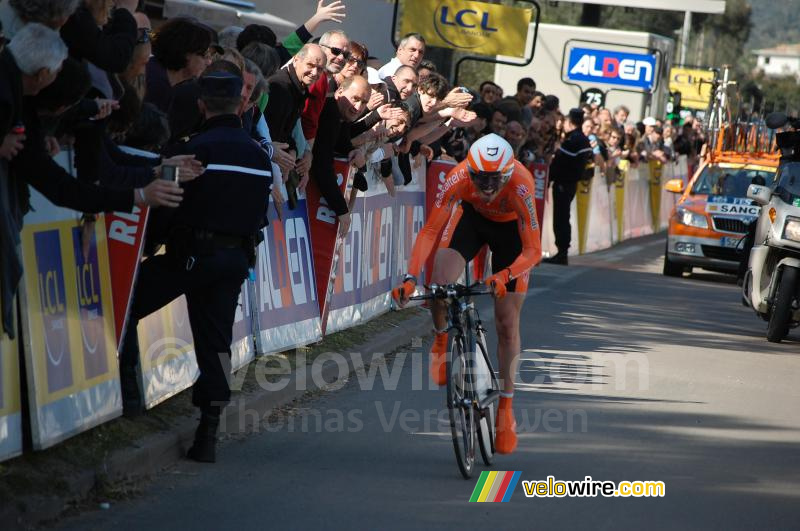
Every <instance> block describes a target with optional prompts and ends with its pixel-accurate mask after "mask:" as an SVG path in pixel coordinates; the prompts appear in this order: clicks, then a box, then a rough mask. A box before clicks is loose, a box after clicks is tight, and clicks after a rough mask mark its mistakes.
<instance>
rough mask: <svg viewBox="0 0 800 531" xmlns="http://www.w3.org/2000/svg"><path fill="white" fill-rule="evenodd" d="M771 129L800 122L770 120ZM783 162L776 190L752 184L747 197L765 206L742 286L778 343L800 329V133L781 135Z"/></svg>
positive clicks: (797, 125) (799, 125)
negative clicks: (790, 332) (794, 329)
mask: <svg viewBox="0 0 800 531" xmlns="http://www.w3.org/2000/svg"><path fill="white" fill-rule="evenodd" d="M766 123H767V127H769V128H770V129H779V128H781V127H783V126H785V125H786V124H790V125H791V126H792V127H793V128H795V129H800V120H797V119H792V118H789V117H788V116H786V115H785V114H783V113H772V114H770V115H769V116H767V119H766ZM776 141H777V144H778V148H779V149H780V151H781V160H780V164H779V166H778V172H777V175H776V176H775V181H774V183H773V186H772V187H767V186H763V185H759V184H751V185H750V186H749V187H748V190H747V197H748V198H750V199H752V200H753V201H755V202H756V203H757V204H759V205H761V214H760V215H759V218H758V221H757V222H756V223H757V224H756V227H755V233H754V241H753V243H754V244H753V248H752V250H751V251H750V258H749V261H748V267H747V272H746V273H745V277H744V281H743V283H742V297H743V302H744V303H746V305H748V306H750V307H751V308H753V310H755V312H756V314H758V315H759V316H760V317H761V318H762V319H764V320H765V321H767V322H768V325H767V340H768V341H771V342H774V343H779V342H780V341H781V340H782V339H784V338H785V337H786V336H787V335H788V333H789V329H790V328H793V327H796V326H798V324H800V131H798V130H795V131H784V132H780V133H778V134H777V135H776Z"/></svg>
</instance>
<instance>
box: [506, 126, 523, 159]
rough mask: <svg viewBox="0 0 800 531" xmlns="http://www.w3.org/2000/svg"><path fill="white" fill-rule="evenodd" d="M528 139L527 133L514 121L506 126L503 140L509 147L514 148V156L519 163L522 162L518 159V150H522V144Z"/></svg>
mask: <svg viewBox="0 0 800 531" xmlns="http://www.w3.org/2000/svg"><path fill="white" fill-rule="evenodd" d="M527 138H528V134H527V131H526V130H525V127H523V126H522V124H521V123H519V122H517V121H516V120H511V121H509V122H508V123H507V124H506V135H505V139H506V140H507V141H508V143H509V144H511V147H513V148H514V156H515V157H516V158H517V160H519V161H520V162H523V163H524V162H525V161H523V160H522V159H521V158H520V157H519V154H520V149H521V148H522V146H523V144H525V141H526V140H527Z"/></svg>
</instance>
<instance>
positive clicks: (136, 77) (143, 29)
mask: <svg viewBox="0 0 800 531" xmlns="http://www.w3.org/2000/svg"><path fill="white" fill-rule="evenodd" d="M134 18H135V19H136V46H135V47H134V48H133V54H132V55H131V61H130V63H128V66H127V67H126V68H125V70H124V71H123V72H122V73H121V74H120V76H119V77H120V79H121V80H122V81H124V82H126V83H127V84H128V85H129V86H130V87H132V88H133V89H134V90H135V91H136V96H137V97H138V98H139V100H144V94H145V90H146V82H145V72H146V70H147V62H148V61H149V60H150V55H151V54H152V51H153V48H152V45H151V44H150V34H151V31H152V30H151V29H150V19H149V18H147V15H145V14H144V13H134Z"/></svg>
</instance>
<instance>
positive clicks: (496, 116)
mask: <svg viewBox="0 0 800 531" xmlns="http://www.w3.org/2000/svg"><path fill="white" fill-rule="evenodd" d="M506 123H508V116H506V114H505V113H503V111H500V110H498V109H494V110H493V111H492V119H491V120H490V121H489V130H488V131H487V132H488V133H494V134H496V135H498V136H503V137H504V136H505V135H506Z"/></svg>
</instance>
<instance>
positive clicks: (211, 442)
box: [186, 408, 220, 463]
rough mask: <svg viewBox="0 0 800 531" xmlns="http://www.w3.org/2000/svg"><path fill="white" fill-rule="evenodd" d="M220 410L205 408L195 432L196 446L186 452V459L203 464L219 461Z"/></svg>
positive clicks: (193, 445)
mask: <svg viewBox="0 0 800 531" xmlns="http://www.w3.org/2000/svg"><path fill="white" fill-rule="evenodd" d="M219 414H220V411H219V408H209V409H206V408H203V409H202V413H201V415H200V424H198V425H197V430H195V432H194V444H192V447H191V448H189V451H188V452H186V457H188V458H189V459H193V460H194V461H199V462H201V463H215V462H216V461H217V453H216V446H217V428H219Z"/></svg>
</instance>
